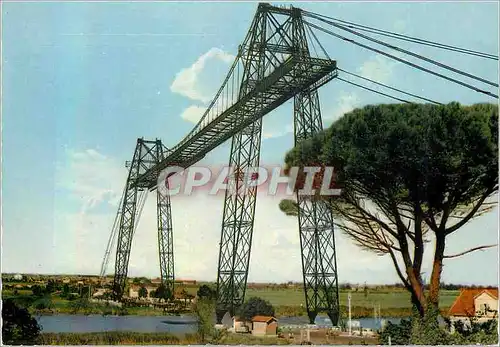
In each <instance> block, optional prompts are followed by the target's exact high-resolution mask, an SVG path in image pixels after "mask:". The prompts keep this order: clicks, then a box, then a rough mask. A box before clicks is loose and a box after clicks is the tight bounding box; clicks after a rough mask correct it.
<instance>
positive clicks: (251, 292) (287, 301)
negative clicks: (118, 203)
mask: <svg viewBox="0 0 500 347" xmlns="http://www.w3.org/2000/svg"><path fill="white" fill-rule="evenodd" d="M185 289H186V291H187V292H188V293H190V294H193V295H196V292H197V291H198V286H187V287H185ZM458 293H459V292H458V291H449V290H442V291H441V300H440V307H441V309H442V310H443V311H444V312H446V310H447V309H448V308H449V307H450V306H451V305H452V303H453V301H454V300H455V298H456V297H457V296H458ZM2 295H3V297H4V298H8V297H14V295H13V292H12V291H10V290H4V291H3V293H2ZM347 295H348V291H341V292H340V306H341V307H343V310H345V308H346V307H347ZM253 296H256V297H260V298H262V299H265V300H267V301H269V302H270V303H271V304H272V305H273V306H274V307H275V309H276V315H277V316H298V315H305V314H306V312H305V300H304V292H303V290H302V289H301V288H286V289H283V288H280V289H273V288H269V287H268V288H263V289H253V288H249V289H247V291H246V295H245V297H246V298H247V299H248V298H250V297H253ZM23 297H24V298H27V299H29V298H30V297H31V291H30V290H19V291H18V296H17V298H19V299H21V298H23ZM31 298H32V297H31ZM34 306H36V301H35V303H33V305H32V307H30V310H31V311H33V310H34ZM351 307H352V314H353V316H354V317H369V316H372V315H373V312H374V307H380V313H381V315H382V316H391V317H405V316H408V315H409V314H410V309H411V304H410V295H409V294H408V292H407V291H405V290H402V289H378V290H375V289H372V290H368V291H367V293H366V294H365V293H364V292H363V291H359V292H356V291H351ZM48 312H52V313H66V314H71V313H80V314H82V313H83V314H89V313H93V314H131V315H163V314H164V312H163V311H162V310H158V309H153V308H149V307H127V308H126V309H123V310H122V309H117V308H112V307H109V306H107V307H106V306H104V305H103V304H90V305H88V306H87V307H85V308H81V309H75V306H74V302H71V301H68V300H66V299H63V298H61V297H59V296H58V295H54V294H53V295H51V297H50V309H49V310H44V313H48ZM39 313H41V312H39Z"/></svg>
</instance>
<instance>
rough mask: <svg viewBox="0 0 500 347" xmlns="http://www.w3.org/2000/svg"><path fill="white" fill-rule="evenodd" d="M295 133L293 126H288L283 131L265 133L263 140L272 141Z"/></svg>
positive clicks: (263, 133)
mask: <svg viewBox="0 0 500 347" xmlns="http://www.w3.org/2000/svg"><path fill="white" fill-rule="evenodd" d="M290 133H293V124H287V125H286V126H285V129H284V130H282V131H263V132H262V138H263V139H271V138H276V137H281V136H285V135H286V134H290Z"/></svg>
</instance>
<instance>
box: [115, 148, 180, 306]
mask: <svg viewBox="0 0 500 347" xmlns="http://www.w3.org/2000/svg"><path fill="white" fill-rule="evenodd" d="M165 152H166V148H165V147H164V146H163V145H162V143H161V140H156V141H147V140H144V139H142V138H141V139H138V140H137V145H136V148H135V152H134V157H133V159H132V161H131V162H130V164H129V174H128V178H127V184H126V187H125V192H124V195H123V198H122V201H121V202H120V203H121V208H120V209H119V210H118V215H119V216H118V220H119V224H118V245H117V249H116V261H115V276H114V283H113V291H114V295H115V298H116V299H121V298H122V296H123V295H124V290H125V285H126V280H127V273H128V264H129V259H130V248H131V245H132V238H133V236H134V231H135V229H136V228H137V222H138V220H139V215H140V212H141V210H142V207H143V206H144V202H145V198H146V195H147V193H148V189H147V188H145V187H139V186H137V185H135V184H134V182H135V180H136V179H137V178H138V177H139V176H140V175H142V174H144V173H145V172H147V171H148V170H150V169H151V168H152V167H153V166H154V165H156V164H158V163H159V162H160V161H161V160H162V159H163V158H164V156H165ZM139 192H141V193H142V194H141V196H140V197H139V195H140V194H139ZM156 195H157V226H158V246H159V256H160V274H161V280H162V284H163V285H164V286H165V287H166V288H168V289H169V290H170V291H171V293H173V290H174V255H173V235H172V214H171V210H170V197H169V195H168V194H165V193H162V192H160V191H159V190H157V192H156Z"/></svg>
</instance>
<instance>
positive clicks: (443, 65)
mask: <svg viewBox="0 0 500 347" xmlns="http://www.w3.org/2000/svg"><path fill="white" fill-rule="evenodd" d="M309 17H311V18H314V19H317V20H319V21H321V22H324V23H326V24H330V25H332V26H334V27H336V28H339V29H341V30H344V31H348V32H350V33H351V34H354V35H356V36H359V37H362V38H364V39H366V40H369V41H372V42H375V43H378V44H379V45H382V46H385V47H388V48H391V49H394V50H396V51H398V52H401V53H405V54H408V55H411V56H413V57H415V58H418V59H421V60H424V61H426V62H428V63H431V64H434V65H437V66H439V67H441V68H443V69H447V70H450V71H453V72H455V73H457V74H460V75H463V76H466V77H469V78H472V79H475V80H478V81H481V82H483V83H486V84H489V85H491V86H494V87H498V83H495V82H491V81H488V80H486V79H484V78H481V77H478V76H476V75H472V74H470V73H467V72H464V71H462V70H459V69H456V68H454V67H452V66H449V65H446V64H443V63H441V62H439V61H436V60H433V59H430V58H427V57H424V56H423V55H420V54H417V53H414V52H411V51H408V50H406V49H403V48H399V47H396V46H394V45H391V44H389V43H387V42H384V41H381V40H377V39H374V38H373V37H370V36H368V35H365V34H361V33H359V32H357V31H355V30H352V29H349V28H347V27H346V26H344V25H340V24H337V23H335V22H332V21H330V20H327V19H322V18H320V17H318V16H316V15H315V14H311V15H309Z"/></svg>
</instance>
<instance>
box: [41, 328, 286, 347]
mask: <svg viewBox="0 0 500 347" xmlns="http://www.w3.org/2000/svg"><path fill="white" fill-rule="evenodd" d="M41 344H44V345H137V344H140V345H193V344H199V341H198V340H197V338H196V336H195V335H191V334H188V335H186V336H185V337H178V336H174V335H171V334H168V333H135V332H121V331H113V332H99V333H43V334H41ZM222 344H224V345H283V344H289V342H288V341H287V340H284V339H278V338H277V337H256V336H252V335H248V334H245V335H236V334H229V335H228V336H226V337H225V338H224V339H223V341H222Z"/></svg>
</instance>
